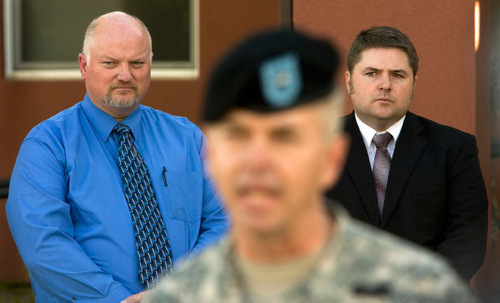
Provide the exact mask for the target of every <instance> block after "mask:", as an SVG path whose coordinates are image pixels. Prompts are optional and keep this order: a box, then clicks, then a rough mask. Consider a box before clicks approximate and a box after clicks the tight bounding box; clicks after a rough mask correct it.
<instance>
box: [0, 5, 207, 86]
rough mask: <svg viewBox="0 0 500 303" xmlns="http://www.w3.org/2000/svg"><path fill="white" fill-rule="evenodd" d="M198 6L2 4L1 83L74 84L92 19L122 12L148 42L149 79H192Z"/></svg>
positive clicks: (196, 38)
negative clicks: (151, 54) (144, 33)
mask: <svg viewBox="0 0 500 303" xmlns="http://www.w3.org/2000/svg"><path fill="white" fill-rule="evenodd" d="M198 6H199V0H169V1H164V0H142V1H137V0H106V1H102V0H85V1H81V0H4V9H3V12H4V45H5V77H6V78H7V79H24V80H40V79H57V80H64V79H68V80H72V79H79V78H80V72H79V68H78V54H79V53H80V52H81V51H82V46H83V38H84V35H85V30H86V29H87V26H88V25H89V23H90V22H91V21H92V20H93V19H94V18H96V17H98V16H100V15H102V14H105V13H107V12H111V11H117V10H119V11H123V12H126V13H129V14H131V15H134V16H136V17H138V18H139V19H141V20H142V21H143V22H144V24H146V26H147V27H148V29H149V32H150V34H151V37H152V39H153V52H154V60H153V65H152V72H151V74H152V78H153V79H164V78H177V79H179V78H195V77H197V76H198V50H199V47H198V40H199V39H198Z"/></svg>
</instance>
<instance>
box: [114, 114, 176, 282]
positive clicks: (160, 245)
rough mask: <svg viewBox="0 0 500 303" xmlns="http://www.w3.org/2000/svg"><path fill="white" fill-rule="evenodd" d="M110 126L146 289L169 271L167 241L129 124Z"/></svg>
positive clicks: (147, 175)
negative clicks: (117, 142)
mask: <svg viewBox="0 0 500 303" xmlns="http://www.w3.org/2000/svg"><path fill="white" fill-rule="evenodd" d="M113 130H114V131H115V132H117V133H118V134H119V135H120V149H119V153H118V160H119V162H120V172H121V174H122V180H123V187H124V191H125V198H126V199H127V203H128V208H129V210H130V215H131V217H132V222H133V223H134V233H135V241H136V248H137V258H138V261H139V282H140V283H141V285H142V286H143V287H145V288H147V289H149V288H151V287H153V286H154V284H155V283H156V282H158V280H159V279H160V278H161V277H162V276H163V275H166V274H168V273H169V272H170V271H172V258H171V254H170V251H171V250H170V242H169V241H168V236H167V231H166V229H165V225H164V224H163V219H162V217H161V214H160V210H159V207H158V203H157V202H156V197H155V193H154V191H153V184H152V183H151V176H150V174H149V170H148V168H147V166H146V163H144V159H143V158H142V156H141V154H140V153H139V151H138V150H137V148H136V147H135V144H134V142H133V139H132V135H131V132H130V128H129V127H128V126H127V125H125V124H123V123H118V124H116V126H115V127H114V128H113Z"/></svg>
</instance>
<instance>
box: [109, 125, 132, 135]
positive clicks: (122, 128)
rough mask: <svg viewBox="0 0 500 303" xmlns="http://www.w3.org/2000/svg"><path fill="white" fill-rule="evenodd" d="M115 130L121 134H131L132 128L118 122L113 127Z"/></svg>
mask: <svg viewBox="0 0 500 303" xmlns="http://www.w3.org/2000/svg"><path fill="white" fill-rule="evenodd" d="M113 130H114V131H115V132H117V133H118V134H119V135H120V136H124V135H127V134H130V128H129V127H128V126H127V125H126V124H123V123H121V122H120V123H117V124H116V125H115V127H114V128H113Z"/></svg>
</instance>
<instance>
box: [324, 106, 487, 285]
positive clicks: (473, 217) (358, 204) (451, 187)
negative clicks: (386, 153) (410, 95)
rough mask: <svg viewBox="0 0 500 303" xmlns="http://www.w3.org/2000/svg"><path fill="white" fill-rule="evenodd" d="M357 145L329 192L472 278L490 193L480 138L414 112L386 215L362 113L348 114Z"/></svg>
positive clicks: (395, 164)
mask: <svg viewBox="0 0 500 303" xmlns="http://www.w3.org/2000/svg"><path fill="white" fill-rule="evenodd" d="M345 130H346V132H347V133H348V134H349V135H350V136H351V150H350V153H349V156H348V159H347V163H346V167H345V169H344V172H343V175H342V177H341V179H340V180H339V182H338V183H337V185H336V186H335V187H334V188H332V189H330V190H329V191H328V192H327V197H329V198H333V199H335V200H338V201H339V202H341V203H342V204H343V205H344V206H345V207H346V208H347V210H348V211H349V212H350V213H351V215H352V216H353V217H355V218H357V219H360V220H362V221H365V222H367V223H370V224H372V225H375V226H378V227H381V228H382V229H385V230H387V231H389V232H391V233H393V234H396V235H398V236H401V237H403V238H406V239H408V240H410V241H413V242H416V243H419V244H421V245H423V246H426V247H428V248H430V249H431V250H434V251H437V252H439V253H441V254H442V255H444V256H445V257H446V258H448V260H449V261H450V262H451V265H452V266H454V267H455V268H456V269H457V271H458V272H459V274H460V275H461V276H462V277H463V278H464V279H466V280H469V279H470V278H471V277H472V276H473V275H474V273H475V272H476V271H477V270H478V269H479V267H480V266H481V264H482V263H483V260H484V254H485V250H486V237H487V225H488V224H487V222H488V213H487V210H488V199H487V196H486V190H485V186H484V181H483V177H482V175H481V170H480V167H479V159H478V157H477V154H478V150H477V147H476V141H475V138H474V136H472V135H470V134H467V133H464V132H461V131H459V130H457V129H454V128H451V127H448V126H444V125H440V124H437V123H435V122H432V121H430V120H428V119H425V118H422V117H419V116H417V115H414V114H412V113H408V114H407V115H406V118H405V121H404V124H403V128H402V130H401V133H400V135H399V138H398V141H397V142H396V148H395V150H394V155H393V158H392V160H391V169H390V172H389V179H388V182H387V190H386V198H385V203H384V211H383V214H382V218H380V216H379V214H378V208H377V196H376V193H375V185H374V180H373V174H372V171H371V168H370V162H369V160H368V154H367V151H366V147H365V145H364V142H363V138H362V136H361V133H360V131H359V128H358V125H357V123H356V120H355V117H354V113H351V114H350V115H348V116H346V117H345Z"/></svg>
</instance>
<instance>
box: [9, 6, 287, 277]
mask: <svg viewBox="0 0 500 303" xmlns="http://www.w3.org/2000/svg"><path fill="white" fill-rule="evenodd" d="M0 2H1V1H0ZM0 19H3V12H2V6H0ZM89 22H90V21H89ZM0 25H3V20H0ZM277 25H279V0H252V1H246V0H237V1H235V0H217V1H203V0H200V48H201V49H200V54H201V56H200V61H201V62H200V64H201V67H200V77H199V79H196V80H189V81H188V80H186V81H174V80H169V81H153V82H152V83H151V88H150V90H149V93H148V95H147V96H146V98H145V99H144V104H147V105H150V106H153V107H155V108H159V109H162V110H164V111H167V112H170V113H172V114H176V115H181V116H187V117H188V118H190V119H191V120H192V121H193V122H195V123H197V122H199V118H198V117H199V108H200V103H201V97H202V94H203V87H204V85H205V80H206V77H207V74H208V73H209V70H210V68H211V66H212V64H213V63H214V61H215V60H216V59H217V58H219V56H220V55H221V54H222V52H223V51H225V50H226V49H227V48H228V47H229V46H231V45H233V44H234V43H235V42H236V41H237V40H240V39H241V38H242V37H243V36H245V35H247V34H248V33H250V32H253V31H255V30H258V29H261V28H266V27H271V26H277ZM82 40H83V37H82ZM0 41H2V42H1V43H2V45H3V30H0ZM153 43H154V42H153ZM0 58H3V47H2V48H1V49H0ZM76 60H77V58H76V57H75V61H76ZM0 70H1V71H3V59H2V60H0ZM84 94H85V88H84V84H83V82H82V81H69V82H51V81H37V82H27V81H20V82H19V81H6V80H5V79H4V77H3V73H2V74H1V75H0V142H1V143H0V157H1V159H2V161H0V179H6V178H9V177H10V174H11V171H12V168H13V166H14V161H15V158H16V156H17V152H18V149H19V145H20V143H21V141H22V140H23V138H24V137H25V136H26V134H27V133H28V131H29V130H30V129H31V128H32V127H33V126H35V125H36V124H38V123H39V122H41V121H43V120H45V119H46V118H48V117H50V116H52V115H54V114H56V113H57V112H59V111H61V110H63V109H65V108H67V107H70V106H72V105H73V104H74V103H76V102H77V101H80V100H81V99H83V96H84ZM4 205H5V200H0V260H2V262H0V281H27V274H26V272H25V270H24V267H23V264H22V262H21V259H20V257H19V256H18V253H17V249H16V247H15V244H14V242H13V240H12V238H11V235H10V231H9V229H8V226H7V222H6V217H5V207H4Z"/></svg>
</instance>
